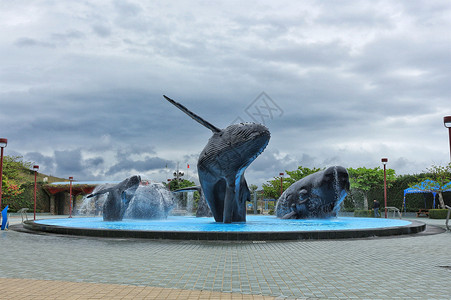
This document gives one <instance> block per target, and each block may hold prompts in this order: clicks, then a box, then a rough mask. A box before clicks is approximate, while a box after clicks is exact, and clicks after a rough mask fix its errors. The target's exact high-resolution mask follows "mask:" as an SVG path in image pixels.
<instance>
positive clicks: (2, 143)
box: [0, 138, 8, 211]
mask: <svg viewBox="0 0 451 300" xmlns="http://www.w3.org/2000/svg"><path fill="white" fill-rule="evenodd" d="M7 144H8V140H7V139H4V138H0V148H1V149H2V150H1V155H0V211H1V210H2V175H3V148H5V147H6V145H7Z"/></svg>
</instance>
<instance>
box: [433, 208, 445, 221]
mask: <svg viewBox="0 0 451 300" xmlns="http://www.w3.org/2000/svg"><path fill="white" fill-rule="evenodd" d="M447 214H448V210H447V209H430V210H429V218H430V219H446V215H447Z"/></svg>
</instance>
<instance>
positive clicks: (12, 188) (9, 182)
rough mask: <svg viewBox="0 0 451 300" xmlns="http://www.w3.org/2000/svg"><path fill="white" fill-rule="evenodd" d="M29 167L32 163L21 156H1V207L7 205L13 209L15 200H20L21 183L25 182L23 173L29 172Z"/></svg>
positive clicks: (22, 190)
mask: <svg viewBox="0 0 451 300" xmlns="http://www.w3.org/2000/svg"><path fill="white" fill-rule="evenodd" d="M31 167H32V163H31V162H26V161H23V159H22V156H4V157H3V175H2V207H6V205H9V206H10V209H14V207H15V204H16V202H17V201H20V200H21V197H20V196H21V194H22V193H23V192H24V188H23V186H22V183H24V182H26V177H25V176H24V174H25V173H29V172H31V170H30V168H31ZM24 207H27V206H24ZM0 209H1V208H0Z"/></svg>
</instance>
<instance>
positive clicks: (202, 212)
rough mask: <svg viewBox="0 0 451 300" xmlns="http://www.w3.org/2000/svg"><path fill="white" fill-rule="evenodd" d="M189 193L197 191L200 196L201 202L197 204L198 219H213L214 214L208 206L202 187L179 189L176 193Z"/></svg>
mask: <svg viewBox="0 0 451 300" xmlns="http://www.w3.org/2000/svg"><path fill="white" fill-rule="evenodd" d="M188 191H196V192H198V193H199V195H200V199H199V202H198V203H197V211H196V217H198V218H199V217H213V214H212V213H211V209H210V207H209V206H208V204H207V200H205V196H204V192H203V191H202V187H201V186H200V185H196V186H192V187H187V188H183V189H179V190H176V191H174V192H175V193H178V192H188Z"/></svg>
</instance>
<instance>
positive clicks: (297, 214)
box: [276, 166, 349, 219]
mask: <svg viewBox="0 0 451 300" xmlns="http://www.w3.org/2000/svg"><path fill="white" fill-rule="evenodd" d="M348 191H349V175H348V172H347V170H346V169H345V168H343V167H341V166H334V167H329V168H327V169H326V170H323V171H319V172H316V173H314V174H311V175H308V176H306V177H304V178H302V179H300V180H299V181H297V182H295V183H293V184H292V185H291V186H290V187H289V188H288V189H287V190H286V191H285V192H284V193H283V194H282V195H281V196H280V198H279V200H278V201H277V205H276V214H277V216H278V217H279V218H284V219H305V218H329V217H335V216H336V215H337V213H338V211H339V209H340V204H341V203H342V201H343V200H344V198H345V197H346V194H347V192H348Z"/></svg>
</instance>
